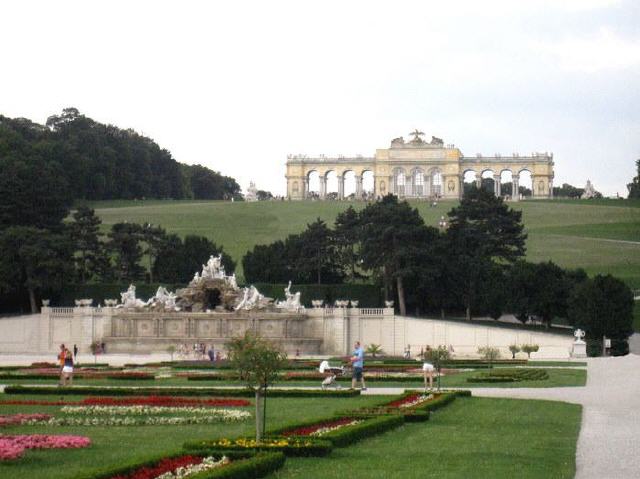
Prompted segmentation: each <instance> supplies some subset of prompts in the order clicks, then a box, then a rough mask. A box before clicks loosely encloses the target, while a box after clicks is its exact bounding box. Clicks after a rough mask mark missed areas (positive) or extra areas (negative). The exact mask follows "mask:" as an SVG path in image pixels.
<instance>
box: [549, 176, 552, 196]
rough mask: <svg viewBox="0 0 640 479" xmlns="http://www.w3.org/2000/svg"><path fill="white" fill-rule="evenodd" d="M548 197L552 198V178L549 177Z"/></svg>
mask: <svg viewBox="0 0 640 479" xmlns="http://www.w3.org/2000/svg"><path fill="white" fill-rule="evenodd" d="M549 198H553V178H549Z"/></svg>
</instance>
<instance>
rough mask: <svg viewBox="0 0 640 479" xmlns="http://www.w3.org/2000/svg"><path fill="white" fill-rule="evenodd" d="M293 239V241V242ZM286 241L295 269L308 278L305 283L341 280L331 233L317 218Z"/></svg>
mask: <svg viewBox="0 0 640 479" xmlns="http://www.w3.org/2000/svg"><path fill="white" fill-rule="evenodd" d="M293 238H295V240H293ZM290 239H291V241H287V244H288V246H289V252H290V253H293V255H294V257H295V260H294V261H293V263H294V264H295V269H296V271H298V272H299V273H300V274H303V275H305V276H306V277H307V278H308V281H307V282H315V283H317V284H322V282H323V278H324V281H325V282H337V281H341V280H342V273H341V268H340V267H339V266H338V264H337V261H336V253H335V250H336V248H335V242H334V239H333V233H332V231H331V230H330V229H329V228H328V227H327V225H326V223H325V222H324V221H322V220H321V219H320V218H318V219H317V220H316V221H314V222H313V223H311V224H308V225H307V229H306V230H304V231H303V232H302V233H300V235H298V236H297V237H296V236H294V237H290Z"/></svg>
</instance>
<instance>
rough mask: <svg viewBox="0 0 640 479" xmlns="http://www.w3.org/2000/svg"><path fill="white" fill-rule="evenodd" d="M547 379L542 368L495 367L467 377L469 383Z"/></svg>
mask: <svg viewBox="0 0 640 479" xmlns="http://www.w3.org/2000/svg"><path fill="white" fill-rule="evenodd" d="M544 379H549V373H547V371H545V370H544V369H497V370H492V371H489V372H486V373H480V374H479V375H478V376H472V377H469V378H467V382H470V383H508V382H519V381H540V380H544Z"/></svg>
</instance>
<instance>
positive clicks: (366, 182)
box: [362, 170, 376, 199]
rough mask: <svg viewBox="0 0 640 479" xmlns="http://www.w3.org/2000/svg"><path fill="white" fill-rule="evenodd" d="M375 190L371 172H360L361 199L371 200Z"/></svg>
mask: <svg viewBox="0 0 640 479" xmlns="http://www.w3.org/2000/svg"><path fill="white" fill-rule="evenodd" d="M375 189H376V186H375V178H374V176H373V171H369V170H365V171H363V172H362V193H363V198H366V199H373V193H374V191H375Z"/></svg>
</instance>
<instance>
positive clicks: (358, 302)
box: [351, 299, 360, 308]
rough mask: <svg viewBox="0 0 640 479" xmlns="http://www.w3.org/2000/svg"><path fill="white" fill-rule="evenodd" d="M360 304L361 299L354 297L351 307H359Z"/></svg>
mask: <svg viewBox="0 0 640 479" xmlns="http://www.w3.org/2000/svg"><path fill="white" fill-rule="evenodd" d="M358 304H360V301H357V300H353V299H352V300H351V307H352V308H357V307H358Z"/></svg>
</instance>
